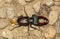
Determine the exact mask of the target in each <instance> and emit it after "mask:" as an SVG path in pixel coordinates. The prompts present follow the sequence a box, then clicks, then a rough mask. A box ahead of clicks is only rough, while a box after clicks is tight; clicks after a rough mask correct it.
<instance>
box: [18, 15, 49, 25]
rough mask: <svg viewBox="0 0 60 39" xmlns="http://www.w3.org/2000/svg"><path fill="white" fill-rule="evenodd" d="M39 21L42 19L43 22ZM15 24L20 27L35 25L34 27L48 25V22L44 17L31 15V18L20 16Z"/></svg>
mask: <svg viewBox="0 0 60 39" xmlns="http://www.w3.org/2000/svg"><path fill="white" fill-rule="evenodd" d="M40 19H42V20H43V22H40ZM17 22H18V24H19V25H20V26H28V25H29V24H30V25H36V26H43V25H46V24H48V22H49V20H48V19H47V18H46V17H44V16H37V15H35V14H34V15H32V17H27V16H25V17H23V16H20V17H18V19H17Z"/></svg>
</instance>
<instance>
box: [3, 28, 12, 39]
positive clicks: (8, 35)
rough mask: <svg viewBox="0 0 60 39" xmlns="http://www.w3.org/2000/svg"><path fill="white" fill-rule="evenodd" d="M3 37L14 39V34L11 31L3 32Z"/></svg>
mask: <svg viewBox="0 0 60 39" xmlns="http://www.w3.org/2000/svg"><path fill="white" fill-rule="evenodd" d="M2 37H4V38H8V39H13V33H12V31H10V30H5V29H4V30H3V31H2Z"/></svg>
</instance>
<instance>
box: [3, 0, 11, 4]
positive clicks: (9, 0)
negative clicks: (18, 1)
mask: <svg viewBox="0 0 60 39" xmlns="http://www.w3.org/2000/svg"><path fill="white" fill-rule="evenodd" d="M11 1H12V0H4V2H7V3H11Z"/></svg>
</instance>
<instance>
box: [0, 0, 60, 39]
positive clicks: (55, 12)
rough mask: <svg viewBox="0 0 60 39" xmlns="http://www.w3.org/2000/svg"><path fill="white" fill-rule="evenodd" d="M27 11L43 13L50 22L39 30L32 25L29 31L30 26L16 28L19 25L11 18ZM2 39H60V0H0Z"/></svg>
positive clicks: (0, 33) (30, 14) (30, 13)
mask: <svg viewBox="0 0 60 39" xmlns="http://www.w3.org/2000/svg"><path fill="white" fill-rule="evenodd" d="M25 13H27V14H28V16H29V17H31V16H32V15H33V14H37V15H43V16H45V17H47V18H48V19H49V24H47V25H44V26H42V27H39V28H40V30H39V31H38V30H35V29H33V28H31V27H30V30H29V33H28V27H24V26H22V27H18V28H14V27H16V26H18V25H12V24H11V22H10V21H11V19H13V18H17V17H19V16H21V15H23V16H26V14H25ZM32 26H34V25H32ZM34 27H35V26H34ZM13 28H14V29H13ZM36 28H38V27H36ZM12 29H13V30H12ZM11 30H12V31H11ZM29 34H30V35H29ZM0 39H60V0H0Z"/></svg>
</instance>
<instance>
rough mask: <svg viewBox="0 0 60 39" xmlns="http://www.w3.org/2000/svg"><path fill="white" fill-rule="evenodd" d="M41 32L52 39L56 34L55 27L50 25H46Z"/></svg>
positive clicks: (48, 38)
mask: <svg viewBox="0 0 60 39" xmlns="http://www.w3.org/2000/svg"><path fill="white" fill-rule="evenodd" d="M43 32H44V36H45V37H46V38H47V39H52V38H54V37H55V35H56V29H55V28H54V27H52V26H49V27H47V28H46V29H45V30H44V31H43Z"/></svg>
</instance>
